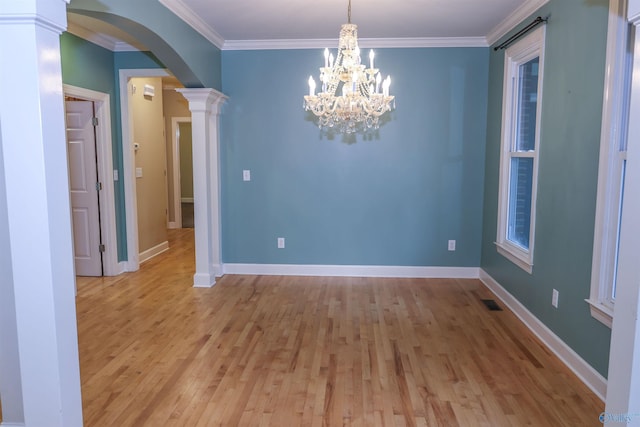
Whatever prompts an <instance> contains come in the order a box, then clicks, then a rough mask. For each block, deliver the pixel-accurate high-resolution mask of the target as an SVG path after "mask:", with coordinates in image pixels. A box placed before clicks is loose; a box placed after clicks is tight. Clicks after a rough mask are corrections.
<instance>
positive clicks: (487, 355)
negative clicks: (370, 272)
mask: <svg viewBox="0 0 640 427" xmlns="http://www.w3.org/2000/svg"><path fill="white" fill-rule="evenodd" d="M192 233H193V230H172V231H171V234H170V236H171V241H170V245H171V249H170V250H169V251H168V252H166V253H164V254H162V255H160V256H158V257H156V258H153V259H152V260H150V261H148V262H147V263H145V264H143V265H142V267H141V269H140V271H139V272H136V273H133V274H125V275H123V276H121V277H117V278H100V279H84V278H81V279H79V281H78V298H77V307H78V329H79V344H80V365H81V378H82V395H83V406H84V419H85V425H86V426H118V427H123V426H343V425H347V426H350V425H353V426H447V427H450V426H463V427H466V426H492V427H493V426H597V425H600V423H599V421H598V415H599V414H600V412H601V411H602V410H603V408H604V405H603V403H602V402H601V401H600V400H599V399H598V398H597V397H596V396H595V395H594V394H593V393H592V392H591V391H589V390H588V388H587V387H585V386H584V385H583V384H582V383H581V382H580V381H579V380H578V379H577V378H576V377H575V376H574V375H573V374H572V373H571V372H570V371H569V370H568V369H567V368H566V367H565V366H564V365H563V364H562V363H561V362H560V361H559V360H558V359H557V358H556V357H555V356H553V355H552V354H551V353H550V352H549V351H548V350H547V349H546V348H545V347H543V346H542V345H541V343H540V342H539V341H538V340H537V339H536V338H535V337H534V336H533V335H532V334H531V333H530V332H529V331H528V330H527V329H526V328H525V327H524V326H523V325H522V324H521V323H520V322H519V321H518V320H517V318H516V317H515V316H514V315H513V314H512V313H511V312H509V311H508V310H506V309H505V310H504V311H489V310H487V308H486V307H485V306H484V304H482V302H481V299H483V298H494V297H493V296H492V294H491V293H490V292H489V291H488V290H487V289H486V288H485V287H484V286H483V285H482V284H481V283H480V282H479V281H478V280H455V279H446V280H441V279H437V280H436V279H429V280H425V279H370V278H322V277H319V278H310V277H274V276H225V277H223V278H222V279H220V280H219V282H218V284H217V285H216V286H215V287H213V288H211V289H196V288H193V287H192V286H191V285H192V281H191V278H192V275H193V271H194V255H193V234H192Z"/></svg>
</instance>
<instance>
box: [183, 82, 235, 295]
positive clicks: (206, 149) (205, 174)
mask: <svg viewBox="0 0 640 427" xmlns="http://www.w3.org/2000/svg"><path fill="white" fill-rule="evenodd" d="M176 90H177V91H178V92H180V93H181V94H182V95H183V96H184V97H185V98H186V99H187V101H189V110H191V132H192V145H193V203H194V205H193V208H194V226H195V240H196V241H195V244H196V274H195V275H194V277H193V283H194V284H193V285H194V286H195V287H211V286H213V285H214V284H215V283H216V277H219V276H221V275H222V259H221V250H220V230H221V226H220V155H219V153H220V147H219V145H220V144H219V117H220V108H221V106H222V103H223V102H224V101H225V100H226V99H227V98H226V96H224V95H223V94H221V93H220V92H218V91H216V90H214V89H208V88H204V89H176Z"/></svg>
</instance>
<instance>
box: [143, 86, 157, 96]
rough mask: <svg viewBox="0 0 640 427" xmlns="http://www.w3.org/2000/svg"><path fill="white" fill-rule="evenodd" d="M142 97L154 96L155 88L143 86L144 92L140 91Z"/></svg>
mask: <svg viewBox="0 0 640 427" xmlns="http://www.w3.org/2000/svg"><path fill="white" fill-rule="evenodd" d="M142 93H143V94H144V96H154V95H155V94H156V88H154V87H153V86H151V85H144V90H143V91H142Z"/></svg>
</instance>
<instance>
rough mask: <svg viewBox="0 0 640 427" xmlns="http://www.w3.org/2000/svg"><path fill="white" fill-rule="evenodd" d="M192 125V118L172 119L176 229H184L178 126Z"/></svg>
mask: <svg viewBox="0 0 640 427" xmlns="http://www.w3.org/2000/svg"><path fill="white" fill-rule="evenodd" d="M180 123H191V117H172V118H171V149H172V150H173V165H172V167H173V212H174V215H175V221H174V224H175V227H176V228H182V187H181V186H180V180H181V179H182V176H181V175H180V141H179V140H178V125H179V124H180Z"/></svg>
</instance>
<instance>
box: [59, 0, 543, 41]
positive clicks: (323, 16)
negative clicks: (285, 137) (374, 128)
mask: <svg viewBox="0 0 640 427" xmlns="http://www.w3.org/2000/svg"><path fill="white" fill-rule="evenodd" d="M159 1H160V3H162V4H164V5H165V6H166V7H167V8H169V9H170V10H171V11H173V12H174V13H175V14H176V15H178V16H180V17H181V18H182V19H183V20H185V21H186V22H187V23H188V24H190V25H191V26H192V27H194V28H195V29H196V30H197V31H198V32H200V33H201V34H202V35H204V36H205V37H206V38H207V39H209V40H210V41H211V42H212V43H214V44H216V45H217V46H218V47H220V48H222V49H234V48H239V49H251V48H270V47H316V46H318V47H319V46H321V45H322V46H324V45H326V41H327V40H335V39H337V37H338V32H339V30H340V25H341V24H344V23H346V22H347V6H348V0H159ZM547 1H548V0H384V1H383V0H352V13H351V21H352V23H354V24H357V25H358V36H359V39H360V40H361V45H363V47H368V46H367V40H368V39H372V40H368V41H369V44H376V45H378V47H387V46H389V47H391V46H441V45H442V46H444V45H451V46H465V45H466V46H487V45H489V44H491V43H493V42H495V41H496V40H497V39H498V38H499V37H501V36H502V35H504V34H505V33H506V32H507V31H508V30H510V29H511V28H512V27H513V26H514V25H516V24H517V23H519V22H520V21H522V20H523V19H524V18H526V17H527V16H528V15H530V14H531V13H533V12H535V10H536V9H538V8H539V7H540V6H542V5H543V4H545V3H546V2H547ZM87 19H88V18H85V17H82V16H79V15H75V14H70V16H69V24H70V31H71V32H74V33H78V32H83V31H85V34H84V35H83V34H78V35H80V36H81V37H85V38H88V37H87V35H88V34H87V33H86V32H87V31H89V30H87V29H88V28H91V29H92V30H93V31H92V32H94V33H96V34H97V35H96V36H94V37H102V38H103V40H102V41H106V42H107V43H113V44H114V45H115V46H114V47H115V49H112V50H127V49H129V48H131V47H136V48H140V47H141V46H140V45H139V44H137V43H136V41H135V40H133V39H131V38H130V37H129V36H128V35H126V34H124V33H123V32H122V31H119V32H118V31H117V29H111V31H110V29H109V26H108V25H106V24H105V25H100V24H98V23H96V22H91V20H89V21H88V20H87ZM89 32H91V31H89ZM92 41H94V40H92Z"/></svg>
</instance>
